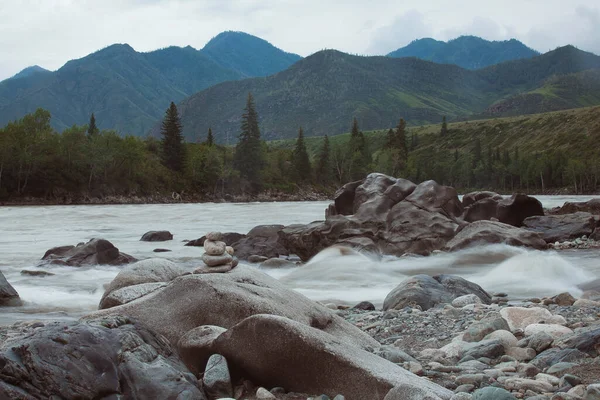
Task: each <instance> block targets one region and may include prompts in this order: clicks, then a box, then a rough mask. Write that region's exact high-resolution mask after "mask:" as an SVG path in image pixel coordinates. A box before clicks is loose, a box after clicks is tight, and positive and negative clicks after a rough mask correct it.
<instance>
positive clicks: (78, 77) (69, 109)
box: [0, 32, 299, 136]
mask: <svg viewBox="0 0 600 400" xmlns="http://www.w3.org/2000/svg"><path fill="white" fill-rule="evenodd" d="M223 35H225V36H223V37H221V35H219V36H217V38H215V39H213V41H211V42H210V43H209V44H207V46H206V47H205V48H204V49H202V50H196V49H194V48H192V47H190V46H187V47H184V48H182V47H174V46H173V47H168V48H164V49H160V50H156V51H152V52H149V53H139V52H136V51H135V50H134V49H133V48H131V47H130V46H129V45H127V44H115V45H112V46H109V47H107V48H105V49H102V50H99V51H97V52H95V53H93V54H90V55H88V56H86V57H83V58H81V59H78V60H72V61H69V62H68V63H66V64H65V65H64V66H63V67H62V68H60V69H59V70H58V71H56V72H50V71H46V70H44V69H42V68H39V67H29V68H27V69H25V70H23V71H21V72H20V73H19V74H17V75H16V76H15V77H13V78H10V79H6V80H4V81H2V82H0V126H3V125H5V124H7V123H8V122H10V121H13V120H15V119H18V118H22V117H23V116H24V115H25V114H27V113H33V112H34V111H35V110H36V109H38V108H44V109H46V110H48V111H50V112H51V114H52V121H51V123H52V126H53V127H54V128H55V129H57V130H63V129H66V128H68V127H70V126H72V125H73V124H85V123H87V121H88V118H89V116H90V114H91V113H93V112H94V113H95V116H96V118H97V119H98V121H99V125H98V127H99V128H100V129H115V130H116V131H117V132H119V133H120V134H122V135H123V136H125V135H126V134H133V135H140V136H141V135H145V134H146V133H147V132H148V131H149V130H150V129H151V128H152V127H153V126H154V125H155V124H156V123H157V121H160V119H161V118H162V114H163V112H164V109H165V108H166V107H168V105H169V103H170V102H171V101H175V102H179V101H181V100H182V99H184V98H185V97H187V96H190V95H192V94H194V93H196V92H198V91H199V90H202V89H205V88H207V87H209V86H212V85H215V84H217V83H220V82H224V81H232V80H237V79H242V78H246V77H252V76H263V75H265V74H271V73H275V72H278V71H281V70H283V69H285V68H287V67H289V66H290V65H291V64H292V63H294V62H295V61H297V59H298V58H299V56H296V55H292V54H288V53H285V52H283V51H281V50H279V49H276V48H275V47H273V46H272V45H271V44H269V43H268V42H266V41H264V40H262V39H259V38H256V37H253V36H250V35H247V34H242V33H234V32H230V33H227V34H223ZM234 56H235V57H234ZM202 132H206V129H204V130H203V131H202ZM157 133H158V132H157Z"/></svg>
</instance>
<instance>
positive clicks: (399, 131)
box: [394, 118, 408, 159]
mask: <svg viewBox="0 0 600 400" xmlns="http://www.w3.org/2000/svg"><path fill="white" fill-rule="evenodd" d="M394 147H395V148H397V149H398V150H400V154H401V156H402V157H404V159H406V157H408V147H407V146H406V121H404V118H400V121H398V126H396V142H395V146H394Z"/></svg>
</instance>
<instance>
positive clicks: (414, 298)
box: [383, 275, 492, 310]
mask: <svg viewBox="0 0 600 400" xmlns="http://www.w3.org/2000/svg"><path fill="white" fill-rule="evenodd" d="M467 294H474V295H476V296H477V297H479V299H480V300H481V301H482V302H483V303H485V304H491V302H492V298H491V297H490V295H489V294H488V293H487V292H486V291H485V290H483V289H482V288H481V286H479V285H477V284H475V283H473V282H469V281H467V280H466V279H463V278H461V277H459V276H454V275H437V276H433V277H431V276H429V275H416V276H413V277H410V278H408V279H406V280H404V281H403V282H402V283H400V284H399V285H398V286H396V287H395V288H394V290H392V291H391V292H390V293H389V294H388V295H387V296H386V298H385V300H384V302H383V309H384V310H390V309H395V310H401V309H403V308H404V307H407V306H411V305H418V306H420V307H421V309H423V310H428V309H430V308H432V307H435V305H437V304H440V303H450V302H452V300H454V299H455V298H457V297H460V296H464V295H467Z"/></svg>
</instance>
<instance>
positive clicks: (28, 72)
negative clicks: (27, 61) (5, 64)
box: [9, 65, 50, 79]
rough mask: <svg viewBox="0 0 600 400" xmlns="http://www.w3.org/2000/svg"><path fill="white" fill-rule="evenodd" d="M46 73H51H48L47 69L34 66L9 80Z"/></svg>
mask: <svg viewBox="0 0 600 400" xmlns="http://www.w3.org/2000/svg"><path fill="white" fill-rule="evenodd" d="M45 73H50V71H48V70H47V69H45V68H42V67H40V66H39V65H32V66H31V67H27V68H25V69H23V70H22V71H21V72H19V73H17V74H16V75H14V76H13V77H11V78H9V79H19V78H27V77H29V76H32V75H34V74H45Z"/></svg>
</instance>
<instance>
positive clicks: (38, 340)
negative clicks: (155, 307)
mask: <svg viewBox="0 0 600 400" xmlns="http://www.w3.org/2000/svg"><path fill="white" fill-rule="evenodd" d="M0 365H1V366H2V373H1V374H0V398H3V399H16V398H18V399H41V398H44V399H48V398H57V399H58V398H61V399H107V398H129V399H150V398H154V399H175V398H179V399H183V398H186V399H198V400H203V399H206V397H205V396H204V394H203V392H202V390H201V389H200V388H199V387H198V381H197V379H196V378H195V377H194V376H193V375H192V374H191V373H190V372H189V371H188V370H187V368H186V367H185V365H183V363H182V362H181V360H179V358H178V357H177V356H176V353H175V352H174V351H173V349H172V348H171V347H170V345H169V344H168V342H166V341H165V340H164V339H163V338H162V337H160V336H159V335H156V334H155V333H153V332H152V331H150V330H148V329H146V328H145V327H143V326H142V325H139V324H133V323H131V322H130V321H129V320H127V319H126V318H123V317H116V316H115V317H113V318H109V319H102V320H93V321H88V322H52V323H48V324H46V325H45V326H43V327H41V328H37V329H36V330H34V331H33V332H31V333H30V334H27V335H25V336H21V337H17V338H13V339H11V340H10V341H8V342H5V343H4V345H3V346H2V348H0Z"/></svg>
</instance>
